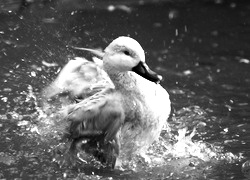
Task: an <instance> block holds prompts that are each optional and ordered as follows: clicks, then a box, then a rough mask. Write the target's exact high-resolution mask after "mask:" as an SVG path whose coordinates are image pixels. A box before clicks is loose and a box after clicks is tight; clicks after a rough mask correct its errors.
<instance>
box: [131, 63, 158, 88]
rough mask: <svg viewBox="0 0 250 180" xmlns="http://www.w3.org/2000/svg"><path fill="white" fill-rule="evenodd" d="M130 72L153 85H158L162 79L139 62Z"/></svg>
mask: <svg viewBox="0 0 250 180" xmlns="http://www.w3.org/2000/svg"><path fill="white" fill-rule="evenodd" d="M132 71H134V72H135V73H137V74H139V75H140V76H142V77H144V78H145V79H147V80H149V81H152V82H155V83H160V82H161V81H162V79H163V78H162V76H161V75H159V74H157V73H155V72H154V71H152V70H151V69H150V68H149V67H148V66H147V64H146V63H145V62H139V64H138V65H137V66H135V67H134V68H133V69H132Z"/></svg>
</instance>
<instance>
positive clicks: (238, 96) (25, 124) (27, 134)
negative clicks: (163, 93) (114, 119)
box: [0, 0, 250, 180]
mask: <svg viewBox="0 0 250 180" xmlns="http://www.w3.org/2000/svg"><path fill="white" fill-rule="evenodd" d="M64 2H65V4H60V3H50V2H49V3H33V4H31V5H29V6H28V7H24V8H21V9H20V10H17V9H15V10H16V11H15V12H5V13H1V14H0V62H1V66H0V86H1V88H0V179H14V178H17V179H63V178H72V179H74V178H75V179H235V180H241V179H247V177H245V176H244V174H243V173H242V172H241V167H242V164H243V163H244V162H246V161H247V160H248V159H250V124H249V122H250V105H249V104H250V2H248V1H225V2H224V1H215V2H212V1H186V2H180V3H177V2H175V3H168V2H162V3H145V4H143V3H141V4H137V3H131V2H130V3H129V2H125V3H122V2H121V3H114V2H113V3H112V4H114V5H112V6H111V4H110V3H107V2H104V1H100V2H99V3H94V4H92V3H86V4H84V3H78V4H77V3H74V2H77V1H71V2H70V3H67V1H66V0H64ZM97 2H98V1H97ZM119 2H120V1H119ZM141 2H142V1H141ZM124 4H125V5H124ZM121 35H129V36H131V37H133V38H135V39H136V40H137V41H138V42H140V44H141V45H142V47H143V48H144V50H145V51H146V61H147V62H148V64H149V65H150V66H151V67H152V69H155V71H157V72H158V73H160V74H161V75H163V77H164V79H165V80H164V82H163V83H162V86H164V87H165V88H166V89H167V90H168V91H169V93H170V97H171V101H172V108H173V111H172V117H171V118H170V119H169V124H170V128H171V135H172V137H171V138H170V139H171V143H170V144H171V147H176V146H173V145H174V144H175V143H176V144H178V142H182V140H183V139H184V140H183V141H184V144H185V143H186V144H188V143H189V146H192V148H194V149H195V148H196V149H198V150H199V153H200V154H199V153H197V151H195V152H193V153H190V151H189V153H187V152H184V153H186V154H185V155H184V156H180V154H179V155H174V154H175V152H176V151H175V150H176V149H174V148H173V150H172V151H171V148H170V149H168V148H167V149H168V151H169V152H171V153H170V154H171V157H173V158H172V159H171V158H169V159H171V160H172V161H171V160H169V162H168V163H167V164H164V165H162V166H151V167H144V170H143V168H142V170H141V171H139V172H131V171H125V172H121V171H110V170H107V169H105V168H104V169H100V168H96V167H92V166H87V165H86V166H83V167H82V166H79V167H81V168H76V167H74V168H67V167H62V168H60V167H59V166H58V164H57V163H55V162H52V159H53V154H52V150H53V146H54V145H55V144H56V139H55V140H54V141H53V138H52V139H49V138H48V137H47V136H43V135H44V134H41V133H39V130H38V129H37V128H39V126H35V125H34V124H37V123H38V122H37V120H38V119H39V118H38V116H39V115H40V112H39V108H38V106H37V103H38V101H37V100H36V98H37V95H38V93H39V92H40V91H41V89H42V88H44V87H45V86H46V85H47V84H48V83H49V82H51V80H52V79H53V78H54V77H55V76H56V74H57V73H58V71H59V70H60V67H62V66H63V65H64V64H65V63H66V62H67V61H68V60H69V59H70V58H71V57H74V56H84V57H89V54H87V53H86V52H82V51H79V50H74V49H72V48H70V47H69V46H70V45H74V46H79V47H89V48H105V47H106V46H107V45H108V44H109V43H110V42H111V41H112V40H113V39H115V38H116V37H118V36H121ZM194 128H195V129H196V133H195V135H194V136H191V135H190V136H188V135H189V134H190V133H191V132H192V130H193V129H194ZM45 129H46V128H45ZM181 129H184V130H186V131H187V137H189V139H188V138H187V139H185V138H182V139H181V138H179V139H178V138H177V135H178V132H179V134H180V130H181ZM43 131H45V130H43ZM47 131H50V130H48V129H47ZM165 136H166V134H164V132H163V133H162V139H164V140H163V141H160V142H161V143H162V142H166V141H167V138H166V137H165ZM179 137H180V135H179ZM191 137H192V140H191ZM47 138H48V139H47ZM169 141H170V140H169ZM192 143H193V144H192ZM167 144H168V143H167ZM158 145H159V144H158ZM182 145H183V144H182ZM161 147H163V146H161ZM169 147H170V145H169ZM181 148H184V147H183V146H181ZM153 149H154V148H153ZM162 149H163V148H162ZM184 149H185V148H184ZM166 151H167V150H166ZM163 152H164V150H162V151H161V153H163ZM154 153H156V154H157V152H156V151H155V149H154ZM159 154H160V153H159ZM176 154H177V153H176ZM203 156H204V157H205V156H206V158H204V157H203ZM174 157H175V158H174ZM202 157H203V158H202ZM247 169H248V168H247Z"/></svg>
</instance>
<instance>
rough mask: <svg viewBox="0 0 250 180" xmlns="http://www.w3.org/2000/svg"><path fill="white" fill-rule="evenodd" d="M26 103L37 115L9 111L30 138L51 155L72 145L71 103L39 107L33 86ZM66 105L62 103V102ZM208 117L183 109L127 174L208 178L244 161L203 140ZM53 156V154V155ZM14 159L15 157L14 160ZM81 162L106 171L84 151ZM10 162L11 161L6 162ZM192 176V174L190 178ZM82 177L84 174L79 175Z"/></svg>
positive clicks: (131, 163)
mask: <svg viewBox="0 0 250 180" xmlns="http://www.w3.org/2000/svg"><path fill="white" fill-rule="evenodd" d="M25 95H26V99H25V101H27V102H29V103H30V104H33V105H32V106H33V107H34V113H33V114H18V113H16V112H9V113H8V115H7V116H11V118H12V119H15V120H16V124H17V126H19V127H21V128H23V131H26V133H27V132H28V133H29V135H30V137H34V138H37V139H38V140H39V141H41V142H45V143H46V144H47V145H48V147H49V148H48V149H47V150H46V151H47V152H52V151H54V150H55V149H56V148H58V147H59V146H63V147H64V148H65V146H69V143H68V142H65V141H64V140H63V134H64V133H65V128H66V127H67V126H68V123H67V122H65V121H64V120H63V116H64V115H63V113H62V112H63V111H62V110H63V108H64V107H65V106H67V105H68V104H69V102H67V101H64V103H58V102H57V103H54V104H51V103H43V106H39V103H40V102H39V101H40V100H39V98H37V96H36V95H35V93H34V92H33V88H32V86H28V90H27V92H26V94H25ZM59 101H60V100H59ZM60 102H62V101H60ZM7 116H6V115H1V119H8V117H7ZM205 118H208V117H207V115H206V113H205V111H204V110H202V109H201V108H200V107H198V106H190V107H186V108H183V109H181V110H179V111H177V112H175V113H174V115H173V117H172V118H171V119H170V120H169V124H166V126H165V128H164V129H163V130H162V134H161V136H160V138H159V141H158V142H155V143H154V144H153V145H152V146H151V147H150V148H149V150H148V151H147V153H146V156H145V157H139V156H138V157H135V158H134V159H132V160H128V162H127V164H128V166H127V167H126V171H124V172H127V171H128V170H133V173H134V174H135V175H138V176H142V177H143V176H145V177H147V176H148V175H149V174H148V173H151V175H150V176H152V177H153V176H154V172H157V173H156V174H157V176H160V177H164V178H165V177H171V176H178V177H185V178H186V176H187V174H189V176H190V177H191V175H192V176H194V175H195V176H198V174H199V173H201V169H203V170H204V168H205V169H206V171H202V174H200V175H199V176H204V172H210V171H211V169H212V167H213V166H215V165H218V164H220V163H222V162H223V163H233V162H238V161H241V160H242V159H243V157H242V155H241V154H233V153H231V152H226V151H225V150H224V149H223V147H222V146H220V145H216V144H211V143H208V142H205V141H204V140H202V139H201V138H198V139H197V138H195V137H196V136H197V137H202V130H204V127H205V126H206V123H205V122H203V121H205V120H206V119H205ZM52 154H53V153H51V156H53V155H52ZM52 158H53V157H52ZM10 159H11V158H10ZM77 159H78V160H79V162H81V166H79V164H78V166H79V167H84V166H93V167H95V168H97V169H100V168H105V167H104V166H102V165H101V164H100V163H98V162H97V161H95V160H94V159H93V157H91V156H90V155H87V154H86V153H84V152H79V153H78V157H77ZM6 162H7V161H6ZM190 174H191V175H190ZM79 176H80V175H79Z"/></svg>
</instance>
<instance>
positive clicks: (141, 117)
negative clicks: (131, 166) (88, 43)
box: [43, 36, 171, 168]
mask: <svg viewBox="0 0 250 180" xmlns="http://www.w3.org/2000/svg"><path fill="white" fill-rule="evenodd" d="M87 50H89V51H91V52H92V53H94V54H95V55H97V56H98V57H99V58H97V57H95V58H94V61H88V60H87V59H84V58H79V57H77V58H75V59H73V60H70V61H69V62H68V63H67V64H66V65H65V66H64V68H63V69H62V70H61V71H60V73H59V75H58V76H57V78H56V79H55V80H54V81H53V82H52V83H51V84H50V85H49V86H48V87H47V88H45V90H44V93H43V94H44V96H46V98H47V99H51V98H52V97H56V96H58V95H65V94H67V95H68V96H69V97H70V99H71V100H72V102H71V103H70V104H69V105H68V106H67V108H65V109H66V110H65V111H64V118H63V119H64V121H67V122H69V126H68V127H67V128H66V129H67V130H66V131H65V137H66V138H67V139H68V140H70V142H71V145H70V148H69V152H74V153H73V154H75V152H76V151H77V150H76V149H77V148H76V147H78V146H79V143H80V147H81V148H80V149H81V150H83V151H85V152H87V153H89V154H91V155H93V156H94V157H95V158H96V159H97V160H98V161H100V162H101V163H103V164H106V165H107V166H108V167H111V168H116V167H122V166H123V163H124V162H127V161H126V160H129V159H131V158H133V157H135V156H138V155H139V156H141V157H145V158H146V151H147V149H148V148H149V147H150V145H152V144H153V142H154V141H156V140H158V138H159V136H160V133H161V130H162V128H163V126H164V125H165V124H166V122H167V119H168V117H169V115H170V111H171V102H170V99H169V94H168V92H167V91H166V90H165V89H164V88H163V87H162V86H161V85H160V82H161V81H162V79H163V78H162V76H160V75H158V74H157V73H156V72H154V71H152V70H151V69H150V68H149V66H148V65H147V64H146V62H145V53H144V50H143V48H142V47H141V45H140V44H139V43H138V42H137V41H136V40H135V39H133V38H131V37H126V36H121V37H118V38H116V39H115V40H113V41H112V42H111V43H110V44H109V45H108V46H107V47H106V48H105V50H104V52H101V51H97V50H93V49H87Z"/></svg>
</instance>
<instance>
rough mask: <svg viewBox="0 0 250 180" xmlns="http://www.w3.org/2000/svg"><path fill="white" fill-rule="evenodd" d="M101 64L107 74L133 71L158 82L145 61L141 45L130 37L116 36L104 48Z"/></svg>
mask: <svg viewBox="0 0 250 180" xmlns="http://www.w3.org/2000/svg"><path fill="white" fill-rule="evenodd" d="M104 51H105V54H104V56H103V66H104V69H105V70H106V72H107V73H108V74H116V73H119V72H127V71H133V72H135V73H137V74H139V75H140V76H142V77H144V78H145V79H147V80H149V81H152V82H155V83H159V82H160V81H161V80H162V76H160V75H158V74H157V73H155V72H154V71H152V70H150V68H149V67H148V66H147V64H146V63H145V53H144V50H143V49H142V47H141V45H140V44H139V43H138V42H137V41H136V40H134V39H132V38H130V37H124V36H121V37H118V38H117V39H115V40H114V41H112V42H111V43H110V44H109V46H108V47H107V48H106V49H105V50H104Z"/></svg>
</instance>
